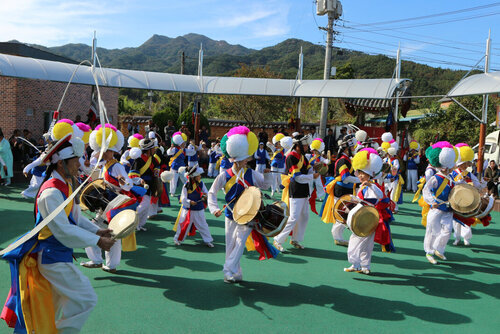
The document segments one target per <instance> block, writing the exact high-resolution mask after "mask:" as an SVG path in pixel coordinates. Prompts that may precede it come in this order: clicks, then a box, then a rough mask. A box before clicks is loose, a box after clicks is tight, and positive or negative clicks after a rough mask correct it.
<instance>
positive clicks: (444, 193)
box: [431, 174, 453, 212]
mask: <svg viewBox="0 0 500 334" xmlns="http://www.w3.org/2000/svg"><path fill="white" fill-rule="evenodd" d="M434 177H435V178H436V180H437V181H438V182H437V185H436V188H433V189H431V193H432V195H434V197H436V191H437V190H438V189H439V187H440V186H441V184H442V183H443V181H444V180H445V177H444V176H442V175H438V174H436V175H434ZM452 188H453V183H452V182H451V181H450V180H448V184H447V185H446V187H445V188H444V190H443V191H442V192H441V194H439V196H437V199H439V200H441V201H443V202H447V201H448V197H449V195H450V191H451V189H452ZM438 204H439V203H438ZM438 209H439V210H441V211H447V212H448V211H451V208H450V207H449V206H446V205H445V204H439V207H438Z"/></svg>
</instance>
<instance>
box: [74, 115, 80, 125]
mask: <svg viewBox="0 0 500 334" xmlns="http://www.w3.org/2000/svg"><path fill="white" fill-rule="evenodd" d="M81 121H82V116H80V115H76V117H75V123H80V122H81Z"/></svg>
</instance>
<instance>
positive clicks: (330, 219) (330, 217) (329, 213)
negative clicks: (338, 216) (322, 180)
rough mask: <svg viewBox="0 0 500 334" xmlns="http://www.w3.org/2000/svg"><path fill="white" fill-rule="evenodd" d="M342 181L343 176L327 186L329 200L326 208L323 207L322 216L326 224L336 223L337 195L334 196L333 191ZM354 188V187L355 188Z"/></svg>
mask: <svg viewBox="0 0 500 334" xmlns="http://www.w3.org/2000/svg"><path fill="white" fill-rule="evenodd" d="M340 180H342V176H340V175H339V176H337V177H336V178H335V179H333V181H332V182H330V183H328V184H327V186H326V189H325V191H326V193H327V194H328V198H327V199H326V202H325V206H324V207H323V214H322V215H321V220H322V221H323V222H324V223H326V224H333V223H335V216H334V214H333V207H334V206H335V195H334V194H333V189H334V188H335V184H336V183H337V182H340ZM353 188H354V187H353Z"/></svg>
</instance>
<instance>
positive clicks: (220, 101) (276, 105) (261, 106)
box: [207, 64, 292, 127]
mask: <svg viewBox="0 0 500 334" xmlns="http://www.w3.org/2000/svg"><path fill="white" fill-rule="evenodd" d="M235 76H236V77H253V78H280V76H279V75H277V74H275V73H273V72H271V71H270V70H269V68H268V67H257V66H256V67H251V66H247V65H244V64H242V65H241V68H240V69H238V70H237V71H236V73H235ZM291 103H292V101H291V100H290V99H287V98H284V97H274V96H241V95H224V96H214V97H212V98H211V99H210V109H209V110H207V115H210V116H211V115H217V116H219V117H221V116H222V117H225V118H230V119H240V120H245V121H246V123H247V126H248V127H254V126H256V125H259V124H264V123H266V122H275V121H286V120H288V118H289V115H288V113H287V111H286V107H287V106H290V105H291Z"/></svg>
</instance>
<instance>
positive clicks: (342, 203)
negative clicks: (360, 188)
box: [333, 195, 380, 237]
mask: <svg viewBox="0 0 500 334" xmlns="http://www.w3.org/2000/svg"><path fill="white" fill-rule="evenodd" d="M333 214H334V216H335V219H336V220H337V221H338V222H340V223H342V224H347V226H349V228H350V229H351V231H352V232H353V233H354V234H356V235H357V236H359V237H366V236H369V235H370V234H372V233H373V232H374V231H375V229H376V228H377V225H378V223H379V218H380V217H379V214H378V211H377V209H376V208H375V207H374V206H373V205H371V204H370V203H368V202H365V201H362V200H360V199H359V198H357V197H354V196H353V195H344V196H342V197H340V198H339V199H338V200H337V202H335V205H334V208H333Z"/></svg>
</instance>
